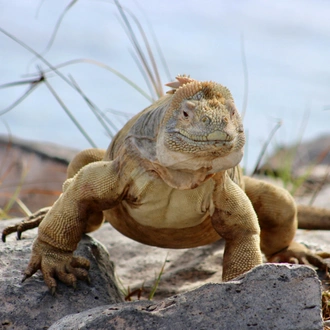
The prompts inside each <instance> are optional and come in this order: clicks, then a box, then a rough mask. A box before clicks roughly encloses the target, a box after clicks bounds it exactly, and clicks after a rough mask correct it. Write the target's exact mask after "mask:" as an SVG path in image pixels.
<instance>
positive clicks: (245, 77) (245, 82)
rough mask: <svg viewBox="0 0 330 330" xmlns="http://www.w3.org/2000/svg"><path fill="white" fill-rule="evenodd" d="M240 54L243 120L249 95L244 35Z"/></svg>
mask: <svg viewBox="0 0 330 330" xmlns="http://www.w3.org/2000/svg"><path fill="white" fill-rule="evenodd" d="M241 54H242V64H243V72H244V97H243V105H242V114H241V115H242V119H243V120H244V117H245V113H246V109H247V104H248V96H249V72H248V66H247V62H246V54H245V45H244V35H243V34H242V35H241Z"/></svg>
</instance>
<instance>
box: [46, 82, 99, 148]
mask: <svg viewBox="0 0 330 330" xmlns="http://www.w3.org/2000/svg"><path fill="white" fill-rule="evenodd" d="M45 85H46V86H47V87H48V89H49V91H50V92H51V93H52V94H53V96H54V97H55V99H56V100H57V102H58V103H59V104H60V106H61V107H62V109H63V110H64V111H65V113H66V114H67V115H68V116H69V118H70V119H71V120H72V122H73V123H74V124H75V125H76V126H77V127H78V129H79V131H80V132H81V133H82V134H83V136H84V137H85V138H86V140H87V141H88V142H89V143H90V145H91V146H92V147H93V148H96V144H95V143H94V141H93V140H92V139H91V138H90V137H89V135H88V134H87V132H86V131H85V129H84V128H83V127H82V126H81V125H80V124H79V122H78V121H77V120H76V118H75V117H74V116H73V115H72V113H71V111H70V110H69V109H68V108H67V107H66V105H65V104H64V102H63V101H62V99H61V98H60V97H59V96H58V94H57V93H56V92H55V90H54V89H53V87H52V86H51V85H50V84H49V82H48V81H47V79H45Z"/></svg>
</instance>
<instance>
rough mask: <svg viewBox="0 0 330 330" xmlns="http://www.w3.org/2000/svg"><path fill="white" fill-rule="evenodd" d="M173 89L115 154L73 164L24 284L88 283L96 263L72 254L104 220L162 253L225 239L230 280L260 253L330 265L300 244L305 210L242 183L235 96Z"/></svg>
mask: <svg viewBox="0 0 330 330" xmlns="http://www.w3.org/2000/svg"><path fill="white" fill-rule="evenodd" d="M169 86H170V87H172V90H171V91H170V92H169V94H168V95H166V96H164V97H162V98H161V99H160V100H159V101H157V102H155V103H154V104H153V105H151V106H150V107H149V108H147V109H145V110H144V111H142V112H141V113H139V114H138V115H136V116H135V117H134V118H132V119H131V120H130V121H129V122H128V123H127V124H126V125H125V126H124V128H123V129H122V130H121V131H120V132H119V133H118V134H117V135H116V137H115V138H114V139H113V141H112V143H111V145H110V146H109V148H108V150H107V151H103V150H99V149H90V150H85V151H83V152H81V153H80V154H78V155H77V156H76V158H75V159H74V160H73V161H72V163H71V164H70V165H69V168H68V179H67V181H66V182H65V183H64V185H63V194H62V195H61V196H60V197H59V199H58V200H57V201H56V202H55V204H54V205H53V206H52V207H51V208H50V210H49V212H47V213H46V216H45V217H44V219H43V220H42V219H41V218H40V216H39V217H35V218H34V219H32V220H31V223H27V224H26V225H25V226H26V227H32V226H33V225H36V224H37V223H39V222H41V223H40V225H39V232H38V237H37V239H36V240H35V242H34V244H33V249H32V255H31V259H30V262H29V265H28V267H27V269H26V270H25V278H26V277H29V276H31V275H32V274H34V273H35V272H36V271H37V270H38V269H41V271H42V273H43V275H44V280H45V282H46V284H47V285H48V287H49V288H50V289H51V291H52V292H55V289H56V280H55V278H58V279H59V280H61V281H63V282H65V283H67V284H71V285H73V286H75V285H76V281H77V279H87V278H88V272H87V269H88V267H89V262H88V260H86V259H83V258H79V257H73V251H74V250H75V249H76V247H77V244H78V243H79V241H80V239H81V236H82V234H83V233H88V232H91V231H93V230H96V229H97V228H99V227H100V225H101V224H102V222H103V219H104V218H105V219H106V220H107V221H109V222H110V223H111V224H112V225H113V226H114V227H115V228H116V229H117V230H118V231H120V232H121V233H123V234H124V235H126V236H128V237H130V238H132V239H134V240H136V241H139V242H141V243H144V244H149V245H154V246H159V247H167V248H187V247H196V246H201V245H205V244H209V243H212V242H215V241H216V240H218V239H220V238H221V237H222V238H224V239H225V240H226V247H225V252H224V261H223V280H224V281H228V280H230V279H233V278H234V277H236V276H238V275H240V274H242V273H244V272H246V271H248V270H250V269H251V268H253V267H254V266H256V265H259V264H260V263H261V262H262V252H263V253H264V254H265V255H266V256H267V258H268V259H269V260H276V261H281V260H282V261H290V262H300V263H308V262H310V263H312V264H315V265H316V266H318V267H321V268H325V267H326V264H325V263H324V262H323V261H322V259H321V258H320V257H318V256H315V255H313V254H311V252H310V251H308V250H307V249H306V248H305V247H303V246H301V245H300V244H298V243H295V242H293V237H294V235H295V231H296V227H297V209H296V206H295V203H294V201H293V199H292V197H291V196H290V195H289V193H288V192H287V191H285V190H284V189H281V188H278V187H275V186H272V185H270V184H268V183H265V182H262V181H258V180H255V179H252V178H248V177H243V176H242V174H241V171H240V169H239V167H237V165H238V163H239V162H240V160H241V158H242V155H243V151H242V149H243V146H244V143H245V137H244V131H243V125H242V122H241V118H240V116H239V114H238V112H237V110H236V108H235V105H234V101H233V98H232V96H231V94H230V92H229V90H228V89H227V88H225V87H223V86H222V85H219V84H216V83H213V82H199V81H195V80H193V79H191V78H189V77H186V76H179V77H177V81H176V82H174V83H171V84H169ZM329 214H330V212H329ZM41 220H42V221H41ZM14 229H15V228H14V227H13V228H10V229H8V230H7V231H6V230H5V231H4V236H5V235H6V234H8V233H10V232H12V231H13V230H14ZM16 229H19V231H22V230H24V226H23V227H16ZM261 251H262V252H261ZM323 256H325V255H323Z"/></svg>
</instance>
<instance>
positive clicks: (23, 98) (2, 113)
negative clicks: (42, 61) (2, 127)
mask: <svg viewBox="0 0 330 330" xmlns="http://www.w3.org/2000/svg"><path fill="white" fill-rule="evenodd" d="M38 86H39V84H33V85H31V86H30V87H29V88H28V90H27V91H26V92H24V94H23V95H22V96H20V97H19V98H18V99H17V100H16V101H15V102H13V103H12V104H11V105H10V106H8V107H7V108H5V109H2V110H1V111H0V116H2V115H4V114H5V113H7V112H9V111H10V110H12V109H14V108H15V107H16V106H17V105H19V104H20V103H21V102H22V101H24V100H25V99H26V98H27V97H28V96H29V95H30V94H31V93H32V92H33V91H34V90H35V89H36V88H37V87H38Z"/></svg>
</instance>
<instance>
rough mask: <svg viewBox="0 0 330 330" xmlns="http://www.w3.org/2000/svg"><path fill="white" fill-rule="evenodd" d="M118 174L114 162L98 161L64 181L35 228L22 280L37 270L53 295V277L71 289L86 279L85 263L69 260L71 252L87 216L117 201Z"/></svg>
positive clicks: (121, 186) (121, 187)
mask: <svg viewBox="0 0 330 330" xmlns="http://www.w3.org/2000/svg"><path fill="white" fill-rule="evenodd" d="M118 172H119V169H118V166H117V162H116V161H113V162H111V161H99V162H95V163H92V164H89V165H87V166H85V167H83V168H82V169H81V170H80V171H79V172H78V173H77V175H76V176H74V177H73V178H72V179H69V180H67V181H66V182H65V185H64V192H63V194H62V195H61V196H60V197H59V199H58V200H57V201H56V202H55V204H54V205H53V207H52V208H51V210H50V211H49V212H48V213H47V215H46V217H45V218H44V220H43V221H42V222H41V224H40V226H39V231H38V237H37V239H36V240H35V242H34V244H33V247H32V255H31V259H30V262H29V264H28V266H27V268H26V270H25V272H24V273H25V277H24V279H25V278H27V277H30V276H31V275H33V274H34V273H35V272H36V271H37V270H38V269H41V271H42V273H43V275H44V281H45V282H46V284H47V286H48V287H49V288H50V290H51V291H52V293H54V292H55V290H56V280H55V278H58V279H60V280H61V281H62V282H64V283H66V284H68V285H73V286H75V285H76V281H77V278H78V279H87V278H88V277H87V276H88V274H87V271H86V269H88V268H89V261H88V260H86V259H84V258H81V257H73V251H74V250H75V249H76V248H77V245H78V243H79V241H80V239H81V236H82V234H83V233H85V232H86V230H87V229H88V228H89V225H88V219H89V218H90V215H91V214H93V213H99V212H100V211H102V210H105V209H109V208H111V207H113V206H114V205H116V204H117V203H118V201H119V200H120V197H121V194H122V193H123V191H124V187H125V176H122V177H121V178H120V179H119V175H118ZM100 221H102V218H100Z"/></svg>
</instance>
